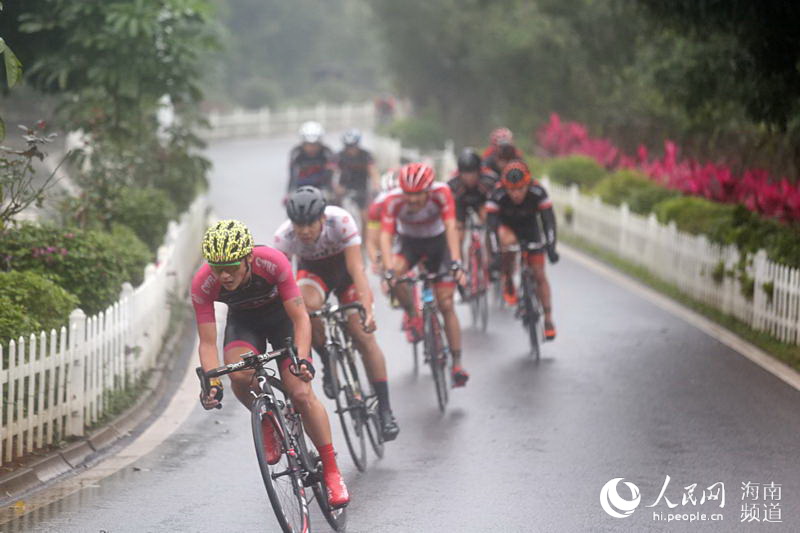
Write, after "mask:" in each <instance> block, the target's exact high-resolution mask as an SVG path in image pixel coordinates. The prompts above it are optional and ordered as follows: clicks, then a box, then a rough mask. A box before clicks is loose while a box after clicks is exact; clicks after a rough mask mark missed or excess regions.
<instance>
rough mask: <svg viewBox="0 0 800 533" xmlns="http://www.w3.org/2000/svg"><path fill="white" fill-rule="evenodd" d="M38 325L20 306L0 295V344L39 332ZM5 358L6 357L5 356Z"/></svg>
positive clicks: (39, 327)
mask: <svg viewBox="0 0 800 533" xmlns="http://www.w3.org/2000/svg"><path fill="white" fill-rule="evenodd" d="M41 329H42V328H41V326H40V325H39V323H38V322H37V321H36V320H35V319H34V318H33V317H31V316H30V315H28V313H27V312H26V311H25V308H23V307H22V306H21V305H17V304H15V303H14V302H12V301H11V300H10V299H9V298H7V297H6V296H5V294H0V344H2V345H4V346H6V345H7V342H8V341H9V340H11V339H15V340H16V338H17V337H20V336H24V335H30V334H31V333H36V332H37V331H39V330H41ZM6 357H7V356H6Z"/></svg>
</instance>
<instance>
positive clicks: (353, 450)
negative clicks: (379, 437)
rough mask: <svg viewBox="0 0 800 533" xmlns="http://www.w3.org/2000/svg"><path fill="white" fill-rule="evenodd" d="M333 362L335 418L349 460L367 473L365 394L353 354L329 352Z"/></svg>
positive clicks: (339, 350)
mask: <svg viewBox="0 0 800 533" xmlns="http://www.w3.org/2000/svg"><path fill="white" fill-rule="evenodd" d="M328 353H329V354H330V359H329V364H332V366H333V368H334V369H335V374H334V376H335V377H334V384H335V387H336V414H338V415H339V421H340V422H341V423H342V432H343V433H344V439H345V441H346V442H347V449H348V450H349V451H350V457H352V458H353V463H354V464H355V465H356V468H358V470H359V471H360V472H363V471H364V470H366V469H367V435H366V431H365V429H366V428H365V425H366V423H365V422H366V420H365V418H366V417H365V404H364V391H363V390H362V388H361V381H360V379H359V376H358V369H357V368H356V365H355V362H354V360H353V357H352V354H345V353H344V352H343V351H342V350H341V348H338V347H336V348H329V352H328Z"/></svg>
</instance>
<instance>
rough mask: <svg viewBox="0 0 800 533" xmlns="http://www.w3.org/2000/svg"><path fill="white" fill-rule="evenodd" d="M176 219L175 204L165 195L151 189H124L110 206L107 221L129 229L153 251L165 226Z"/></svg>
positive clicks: (160, 238)
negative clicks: (111, 207) (109, 219)
mask: <svg viewBox="0 0 800 533" xmlns="http://www.w3.org/2000/svg"><path fill="white" fill-rule="evenodd" d="M176 216H177V210H176V208H175V204H174V203H172V201H171V200H170V199H169V198H168V197H167V193H166V192H164V191H162V190H160V189H155V188H152V187H143V188H139V187H125V188H123V189H122V191H121V192H120V197H119V200H118V201H117V202H115V203H114V207H113V209H112V213H111V220H112V221H113V222H117V223H120V224H124V225H126V226H128V227H129V228H131V229H132V230H133V232H134V233H135V234H136V236H137V237H139V238H140V239H141V240H142V241H143V242H144V243H145V244H146V245H147V246H148V247H149V248H150V251H152V252H155V251H156V250H158V247H159V246H161V245H162V244H163V242H164V234H165V233H166V231H167V224H168V223H169V221H170V220H172V219H174V218H176Z"/></svg>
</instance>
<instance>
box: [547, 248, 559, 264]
mask: <svg viewBox="0 0 800 533" xmlns="http://www.w3.org/2000/svg"><path fill="white" fill-rule="evenodd" d="M547 258H548V259H550V262H551V263H553V264H556V263H558V259H559V257H558V252H556V248H555V246H548V247H547Z"/></svg>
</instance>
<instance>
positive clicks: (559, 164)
mask: <svg viewBox="0 0 800 533" xmlns="http://www.w3.org/2000/svg"><path fill="white" fill-rule="evenodd" d="M545 173H546V174H547V176H548V177H549V178H550V179H551V180H553V181H555V182H557V183H561V184H562V185H572V184H575V185H577V186H578V187H580V188H581V189H583V190H584V191H586V190H588V189H591V188H592V187H594V186H595V185H597V183H599V182H600V180H602V179H603V178H605V177H606V176H608V172H606V169H604V168H603V167H601V166H600V165H598V164H597V162H596V161H595V160H594V159H592V158H590V157H585V156H582V155H573V156H569V157H561V158H558V159H553V160H552V161H550V162H549V163H548V164H547V166H546V168H545Z"/></svg>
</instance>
